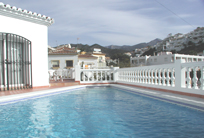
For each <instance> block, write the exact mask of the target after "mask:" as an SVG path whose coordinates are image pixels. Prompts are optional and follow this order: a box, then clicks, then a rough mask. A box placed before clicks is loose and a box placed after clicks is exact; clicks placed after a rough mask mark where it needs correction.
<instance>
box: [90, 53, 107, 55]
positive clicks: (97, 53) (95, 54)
mask: <svg viewBox="0 0 204 138" xmlns="http://www.w3.org/2000/svg"><path fill="white" fill-rule="evenodd" d="M93 55H106V54H104V53H93Z"/></svg>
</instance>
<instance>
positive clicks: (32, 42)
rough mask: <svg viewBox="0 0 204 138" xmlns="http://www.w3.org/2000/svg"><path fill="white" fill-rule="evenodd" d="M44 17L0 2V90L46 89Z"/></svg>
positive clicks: (46, 20)
mask: <svg viewBox="0 0 204 138" xmlns="http://www.w3.org/2000/svg"><path fill="white" fill-rule="evenodd" d="M53 23H54V20H53V19H52V18H50V17H46V16H45V15H41V14H37V13H35V12H31V11H27V10H22V9H21V8H16V7H15V6H13V7H11V6H10V5H4V4H3V3H1V2H0V57H1V59H0V62H1V66H0V80H1V81H0V89H3V90H6V89H11V88H12V89H17V88H30V87H43V86H49V81H48V63H47V60H48V57H47V53H48V50H47V46H48V26H50V25H51V24H53Z"/></svg>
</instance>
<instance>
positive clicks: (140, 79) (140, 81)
mask: <svg viewBox="0 0 204 138" xmlns="http://www.w3.org/2000/svg"><path fill="white" fill-rule="evenodd" d="M141 75H142V74H141V70H139V83H142V78H141Z"/></svg>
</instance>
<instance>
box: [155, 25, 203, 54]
mask: <svg viewBox="0 0 204 138" xmlns="http://www.w3.org/2000/svg"><path fill="white" fill-rule="evenodd" d="M189 42H191V43H189ZM203 42H204V27H198V28H196V29H195V30H193V31H192V32H190V33H187V34H181V33H178V34H175V35H172V34H169V35H168V36H167V37H166V38H165V39H164V40H163V41H161V42H160V43H157V44H156V45H155V46H154V47H155V48H156V49H157V51H171V50H176V51H180V50H181V49H183V48H185V46H187V47H188V46H192V44H194V45H195V46H197V45H199V44H200V43H203Z"/></svg>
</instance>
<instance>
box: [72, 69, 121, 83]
mask: <svg viewBox="0 0 204 138" xmlns="http://www.w3.org/2000/svg"><path fill="white" fill-rule="evenodd" d="M116 69H118V68H117V67H115V68H109V69H84V68H83V69H82V68H80V67H79V66H78V65H77V66H75V71H76V75H75V76H76V78H75V81H80V83H110V82H116V79H117V77H116V75H117V73H116Z"/></svg>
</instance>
